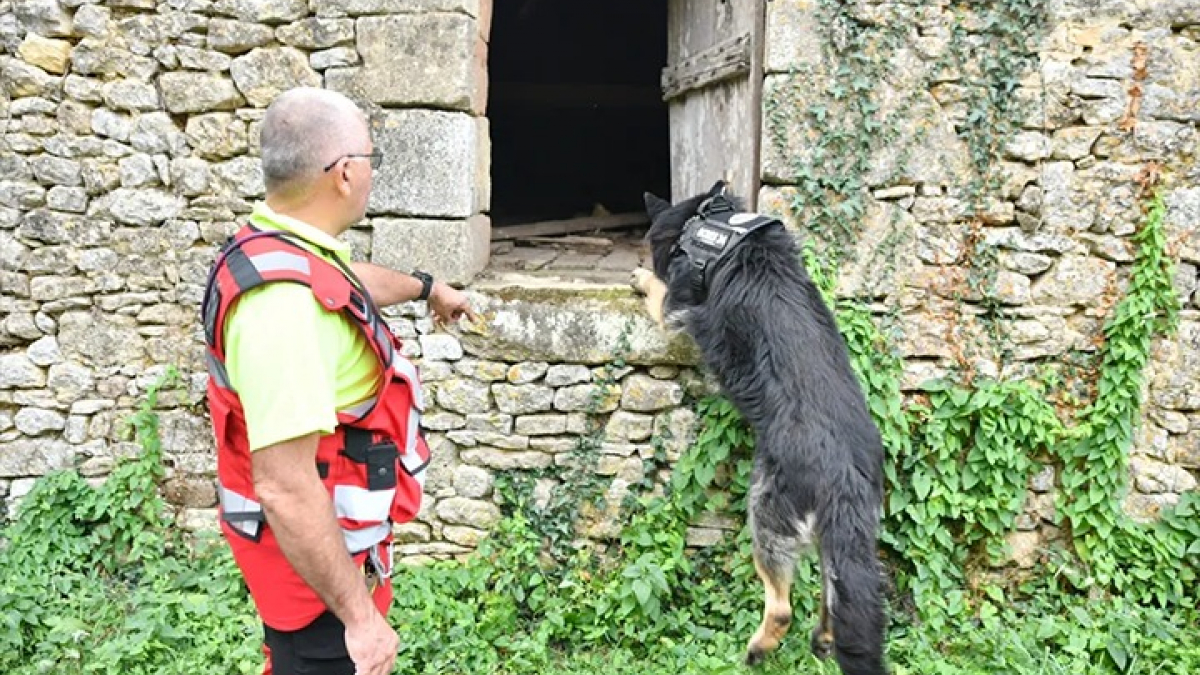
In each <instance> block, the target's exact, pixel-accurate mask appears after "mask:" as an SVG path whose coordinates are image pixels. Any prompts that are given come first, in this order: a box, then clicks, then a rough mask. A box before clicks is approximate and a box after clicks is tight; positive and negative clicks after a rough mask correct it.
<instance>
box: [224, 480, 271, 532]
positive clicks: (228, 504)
mask: <svg viewBox="0 0 1200 675" xmlns="http://www.w3.org/2000/svg"><path fill="white" fill-rule="evenodd" d="M217 496H218V497H219V498H220V500H221V520H224V521H225V522H226V523H228V524H229V526H230V527H232V528H234V529H237V530H240V531H241V532H242V533H243V534H245V535H247V536H249V537H253V538H257V537H258V534H259V531H260V530H262V526H263V520H264V519H265V518H266V516H265V515H264V514H263V508H262V504H259V503H258V502H256V501H254V500H253V499H250V498H249V497H246V496H244V495H240V494H238V493H236V492H234V491H233V490H230V489H228V488H226V487H225V486H224V485H221V484H220V483H218V484H217Z"/></svg>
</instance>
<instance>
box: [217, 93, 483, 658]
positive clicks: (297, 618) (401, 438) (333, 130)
mask: <svg viewBox="0 0 1200 675" xmlns="http://www.w3.org/2000/svg"><path fill="white" fill-rule="evenodd" d="M261 146H262V168H263V175H264V178H265V181H266V201H265V203H263V204H259V205H258V206H257V207H256V208H255V210H254V212H253V213H252V215H251V216H250V218H249V222H248V224H247V226H246V227H244V228H243V229H242V230H241V231H239V232H238V233H237V234H236V235H235V236H234V237H233V238H232V239H231V242H230V243H229V244H227V245H226V247H225V249H224V250H223V251H222V254H221V256H220V258H218V260H217V262H216V263H215V264H214V266H213V270H212V273H211V275H210V280H209V285H208V289H207V291H206V294H205V303H204V308H203V318H204V323H205V330H206V340H207V342H208V347H209V349H208V354H207V356H208V364H209V373H210V378H209V379H210V384H209V408H210V411H211V413H212V418H213V427H214V432H215V434H216V439H217V450H218V477H219V482H220V486H219V487H220V496H221V509H220V511H221V529H222V532H223V533H224V535H225V538H226V539H227V540H228V541H229V544H230V546H231V548H232V550H233V553H234V558H235V560H236V561H237V563H238V566H239V568H240V569H241V570H242V573H243V575H244V577H245V579H246V583H247V586H248V587H249V589H250V593H251V596H252V598H253V599H254V602H255V605H256V607H257V609H258V611H259V614H260V615H261V617H262V620H263V623H264V626H265V640H264V642H265V645H264V652H265V653H266V654H267V661H268V662H267V666H266V671H265V672H266V673H268V674H270V673H272V672H274V673H275V675H293V673H297V672H305V673H322V674H327V675H342V674H346V675H350V674H354V673H357V675H384V674H385V673H390V672H391V669H392V665H393V662H394V659H395V656H396V649H397V635H396V632H395V631H394V630H393V629H392V628H391V627H390V626H389V625H388V623H387V621H386V618H385V617H386V613H387V608H388V606H389V604H390V602H391V598H392V591H391V583H390V574H391V567H392V563H393V561H392V556H391V541H392V532H391V528H392V523H393V522H403V521H406V520H410V519H411V518H413V517H415V515H416V513H417V511H418V510H419V508H420V498H421V485H422V480H423V470H424V466H425V464H427V463H428V452H429V451H428V448H427V447H426V445H425V443H424V440H423V439H422V438H421V436H420V434H419V432H418V429H417V425H418V414H419V413H418V411H419V409H420V408H421V407H422V405H423V404H422V395H421V390H420V383H419V382H418V379H417V375H416V370H415V368H413V366H412V364H411V363H409V362H408V361H406V360H405V359H403V358H402V357H401V356H400V355H399V353H398V351H399V350H398V347H399V342H398V340H396V339H395V337H394V336H393V335H392V334H391V332H390V330H388V329H387V327H386V324H384V323H383V320H382V318H381V317H379V315H378V311H377V306H378V305H391V304H395V303H398V302H404V301H409V300H415V299H422V300H427V302H428V305H429V308H430V310H431V312H432V314H433V316H434V319H435V321H437V322H439V323H442V322H449V321H454V320H457V319H459V318H461V317H463V316H464V315H465V316H468V317H470V318H472V319H473V318H474V313H473V312H472V310H471V308H470V306H469V304H468V302H467V300H466V297H465V296H464V295H463V294H462V293H460V292H459V291H457V290H455V289H453V288H451V287H449V286H447V285H446V284H444V283H441V282H434V281H433V280H432V278H431V277H430V276H429V275H428V274H425V273H422V272H419V271H417V272H414V273H413V274H412V275H410V274H405V273H401V272H396V271H393V270H389V269H386V268H383V267H379V266H376V265H371V264H364V263H355V262H351V261H350V259H349V249H348V247H347V246H346V245H345V244H344V243H342V242H341V241H339V240H338V239H337V237H338V235H340V234H342V233H343V232H345V231H346V230H347V229H348V228H350V226H351V225H352V224H353V223H355V222H356V221H358V220H359V219H361V218H362V217H363V215H364V214H365V212H366V207H367V200H368V197H369V195H370V191H371V181H372V172H373V170H374V169H375V168H378V166H379V165H380V163H381V161H382V156H381V155H380V153H378V152H375V151H374V148H373V146H372V142H371V136H370V133H369V129H368V124H367V120H366V117H365V116H364V115H363V113H362V112H361V111H360V110H359V109H358V108H357V106H355V105H354V103H353V102H351V101H350V100H349V99H347V98H346V97H344V96H342V95H340V94H337V93H334V92H330V91H325V90H322V89H314V88H298V89H293V90H290V91H288V92H285V93H284V94H282V95H281V96H280V97H279V98H278V99H277V100H276V101H275V102H274V103H272V105H271V106H270V107H269V108H268V109H267V112H266V116H265V117H264V119H263V123H262V132H261ZM272 282H275V283H272ZM281 282H292V283H281ZM376 303H378V305H377V304H376Z"/></svg>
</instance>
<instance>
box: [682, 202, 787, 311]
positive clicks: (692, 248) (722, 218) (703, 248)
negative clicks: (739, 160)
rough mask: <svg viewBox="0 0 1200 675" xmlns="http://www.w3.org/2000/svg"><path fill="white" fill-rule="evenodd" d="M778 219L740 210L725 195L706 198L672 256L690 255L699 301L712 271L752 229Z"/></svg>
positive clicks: (690, 279)
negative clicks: (715, 264)
mask: <svg viewBox="0 0 1200 675" xmlns="http://www.w3.org/2000/svg"><path fill="white" fill-rule="evenodd" d="M780 222H781V221H780V220H779V219H778V218H773V217H771V216H764V215H762V214H759V213H745V212H738V210H737V209H736V208H735V207H734V205H733V202H731V201H730V200H729V199H728V198H727V197H726V196H725V195H723V194H718V195H714V196H712V197H709V198H708V199H706V200H704V201H703V202H702V203H701V204H700V208H698V209H696V215H695V216H692V218H691V219H690V220H688V221H687V223H686V224H684V226H683V234H682V235H681V236H680V237H679V241H678V242H676V243H675V246H674V248H673V249H672V251H671V256H672V257H676V256H680V255H683V256H687V266H688V282H689V283H690V284H691V288H692V293H693V294H694V295H695V300H696V301H697V302H699V301H701V300H703V299H704V298H705V297H706V296H707V295H708V282H709V276H708V275H709V270H710V269H711V268H712V267H713V265H714V263H716V262H718V261H719V260H721V259H722V258H724V257H725V256H727V255H729V252H730V251H732V250H733V249H734V248H736V247H737V245H738V244H740V243H741V242H742V240H743V239H745V238H746V236H747V235H749V234H750V233H751V232H754V231H755V230H758V229H760V228H763V227H766V226H768V225H771V224H774V223H780Z"/></svg>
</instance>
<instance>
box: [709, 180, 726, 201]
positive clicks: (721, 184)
mask: <svg viewBox="0 0 1200 675" xmlns="http://www.w3.org/2000/svg"><path fill="white" fill-rule="evenodd" d="M728 188H729V183H726V182H725V181H724V180H718V181H717V182H715V183H713V186H712V187H711V188H709V190H708V196H709V197H716V196H717V195H723V194H725V190H727V189H728Z"/></svg>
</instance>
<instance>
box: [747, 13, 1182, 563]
mask: <svg viewBox="0 0 1200 675" xmlns="http://www.w3.org/2000/svg"><path fill="white" fill-rule="evenodd" d="M819 4H820V3H813V2H808V1H806V0H777V1H775V2H771V3H769V4H768V21H767V24H768V33H769V36H768V43H767V50H766V70H767V74H766V81H765V86H764V91H765V94H764V96H765V97H766V98H767V99H768V100H767V101H766V107H767V110H769V111H770V110H772V105H773V104H772V102H771V100H770V99H771V97H773V96H776V97H779V96H783V97H785V98H784V100H787V99H786V96H787V95H788V93H789V92H793V91H818V92H820V91H825V87H826V86H828V85H829V84H830V83H831V80H830V77H831V75H830V73H831V72H832V67H833V64H831V63H829V62H828V61H827V60H825V59H824V58H823V57H822V56H821V55H822V50H821V49H820V46H821V45H822V44H825V45H828V44H829V41H830V37H829V36H830V34H831V33H830V31H829V30H828V27H826V26H823V25H822V20H823V19H822V18H821V16H820V14H819V10H818V8H817V5H819ZM1047 6H1048V7H1049V8H1050V9H1049V16H1048V21H1047V24H1046V26H1045V37H1044V39H1043V40H1042V44H1041V48H1040V65H1039V66H1037V67H1035V68H1034V72H1032V73H1029V74H1028V75H1026V76H1025V77H1024V78H1023V79H1022V81H1021V83H1020V87H1019V88H1018V90H1017V91H1016V92H1015V94H1014V95H1013V98H1014V99H1016V100H1018V101H1024V102H1027V105H1024V106H1022V107H1020V108H1018V109H1020V110H1022V111H1023V117H1022V118H1021V119H1022V120H1023V122H1022V123H1021V124H1020V125H1019V128H1017V129H1015V133H1014V135H1013V136H1012V137H1011V138H1009V139H1007V140H1006V141H1005V143H1004V146H1003V149H1002V152H1003V157H1002V161H1001V162H1000V163H999V165H998V167H997V168H998V174H999V177H1000V179H1001V181H1000V186H999V188H998V190H995V191H993V192H992V193H991V195H992V200H991V201H990V202H989V203H988V204H987V207H986V208H985V209H984V211H983V213H982V214H981V218H980V220H981V222H980V223H978V229H974V228H973V227H972V226H971V221H972V218H971V216H970V215H969V208H968V206H969V199H970V198H969V193H970V187H971V186H972V185H973V184H975V185H977V184H978V183H979V176H978V175H977V174H976V173H975V171H976V169H975V164H973V162H972V157H971V148H970V147H969V146H968V143H967V142H966V141H964V140H963V139H962V138H961V137H960V134H958V133H957V132H958V131H959V130H960V129H961V128H962V125H963V120H964V118H965V117H966V115H967V114H968V112H969V111H968V108H967V104H966V103H965V100H966V98H967V96H966V92H967V90H968V89H969V88H971V87H973V86H978V85H979V84H980V81H979V79H978V74H977V72H975V71H972V70H971V65H970V64H968V63H957V64H953V65H952V66H951V67H949V68H944V64H942V62H941V61H940V59H941V57H942V56H943V55H945V54H947V53H948V52H949V48H950V40H951V28H952V26H953V25H954V24H955V19H954V18H953V17H954V14H952V12H951V9H950V7H949V6H948V3H946V2H934V3H920V4H919V6H918V5H912V4H909V3H876V2H867V3H860V5H859V11H860V13H861V15H862V16H861V18H862V19H863V20H864V21H865V22H866V23H867V25H877V24H874V23H873V22H877V21H880V20H882V19H880V16H881V15H882V13H883V12H885V11H897V12H900V13H901V15H903V16H904V17H905V18H906V19H907V22H908V24H909V25H912V26H915V27H916V30H914V31H912V32H911V33H909V34H907V35H905V36H904V38H903V40H902V41H901V44H899V45H896V46H895V51H894V53H893V54H890V56H889V57H888V58H890V61H889V66H888V68H887V72H886V74H885V75H884V78H883V81H882V82H881V83H880V85H879V89H878V92H877V93H878V94H879V95H878V100H879V101H881V102H882V103H881V110H882V112H883V113H884V114H887V113H893V112H896V111H898V110H900V108H901V104H900V101H902V100H903V101H906V102H907V107H906V108H905V110H904V111H903V112H900V113H898V114H897V116H895V117H893V118H891V120H890V121H889V122H888V124H889V125H891V124H898V125H900V127H899V129H900V130H899V134H898V139H899V141H898V142H897V143H894V144H887V145H886V146H885V147H881V148H879V150H878V152H876V153H875V154H874V155H873V156H871V157H870V161H869V163H868V171H867V172H866V174H867V175H866V181H867V188H868V189H869V190H870V192H871V198H869V199H868V200H867V203H866V207H865V208H866V213H867V216H866V222H865V223H864V225H863V229H862V231H861V234H860V236H859V237H858V238H857V240H856V242H855V243H854V244H853V245H852V251H851V255H850V257H849V260H848V262H847V263H846V264H844V265H843V267H842V269H841V270H840V275H839V279H838V293H839V295H841V296H843V297H857V298H861V299H864V300H867V301H869V302H872V303H875V305H874V306H875V307H876V308H878V309H879V310H880V314H881V315H883V314H892V315H893V316H894V317H895V321H894V325H893V328H894V339H895V340H896V346H897V347H898V349H899V351H900V352H901V353H902V354H903V355H904V357H905V363H906V365H905V380H904V388H905V390H906V391H908V392H909V393H910V394H911V393H914V392H915V390H916V388H917V386H918V385H919V384H920V383H921V382H922V381H924V380H927V379H929V378H931V377H936V376H940V375H943V374H945V373H947V372H948V370H949V369H950V368H951V367H952V366H954V365H956V364H960V363H962V362H964V361H965V362H966V366H967V367H968V369H970V370H973V371H975V372H976V373H978V374H980V375H984V376H992V377H995V376H1001V377H1005V378H1020V377H1028V376H1033V375H1034V373H1036V372H1037V371H1036V368H1037V367H1038V366H1043V365H1047V364H1050V365H1056V364H1057V365H1062V364H1063V363H1066V362H1069V361H1070V359H1071V358H1072V356H1073V355H1074V354H1079V353H1082V354H1086V353H1092V352H1094V351H1095V350H1096V347H1097V345H1098V344H1099V342H1100V339H1101V338H1102V334H1101V332H1100V329H1101V327H1102V324H1103V321H1104V320H1105V319H1106V318H1107V317H1108V316H1109V315H1110V313H1111V310H1112V308H1113V306H1114V304H1115V302H1116V301H1117V300H1119V299H1120V297H1121V296H1122V294H1123V292H1124V290H1125V287H1126V285H1127V282H1128V273H1129V268H1130V263H1131V261H1133V259H1134V252H1135V244H1134V243H1133V242H1132V241H1131V239H1130V236H1131V235H1132V234H1133V233H1134V230H1135V228H1136V227H1137V225H1138V224H1139V223H1140V222H1141V219H1142V218H1143V217H1144V216H1143V211H1142V208H1141V206H1142V204H1141V202H1140V201H1139V199H1138V198H1137V192H1138V185H1137V180H1138V178H1139V175H1140V174H1142V172H1144V171H1146V170H1147V168H1148V167H1152V168H1154V169H1155V170H1156V171H1158V172H1160V175H1161V186H1162V193H1163V196H1164V198H1165V202H1166V206H1167V216H1166V218H1167V226H1168V233H1169V238H1170V242H1169V248H1170V252H1171V254H1172V255H1173V256H1177V259H1178V260H1179V265H1178V273H1177V275H1176V278H1175V285H1176V289H1177V290H1178V293H1179V296H1180V298H1181V299H1182V305H1183V313H1182V317H1183V318H1182V324H1181V327H1180V330H1179V333H1178V335H1177V336H1176V337H1174V338H1173V339H1171V340H1169V341H1160V342H1159V343H1157V344H1156V345H1155V348H1154V355H1153V357H1152V364H1151V366H1150V373H1149V376H1148V380H1149V387H1148V389H1149V391H1148V394H1149V395H1148V397H1147V402H1148V403H1147V406H1146V409H1145V413H1144V420H1143V421H1144V424H1143V426H1142V429H1141V431H1140V433H1139V436H1138V438H1137V440H1136V443H1135V447H1134V448H1133V450H1132V453H1133V459H1132V462H1131V466H1130V473H1131V478H1132V481H1131V483H1132V488H1133V490H1132V493H1131V494H1130V495H1129V496H1128V498H1127V500H1126V509H1127V511H1128V512H1129V513H1130V514H1131V515H1134V516H1135V517H1138V518H1152V517H1154V516H1155V514H1156V513H1157V511H1158V510H1159V509H1160V508H1161V507H1162V506H1164V505H1167V504H1172V503H1175V502H1176V501H1178V499H1179V495H1180V493H1182V492H1185V491H1188V490H1193V489H1195V488H1196V486H1197V476H1200V398H1198V397H1197V394H1198V393H1200V371H1198V370H1197V366H1200V342H1198V341H1197V338H1198V337H1200V309H1198V308H1200V303H1198V299H1200V297H1198V296H1197V295H1196V290H1197V265H1198V264H1200V256H1198V250H1197V246H1196V242H1197V241H1198V239H1197V237H1198V236H1200V188H1197V185H1198V184H1200V169H1198V168H1197V164H1196V163H1195V158H1196V156H1197V151H1198V150H1200V133H1198V132H1197V125H1198V123H1200V4H1198V3H1196V2H1188V1H1180V2H1174V1H1170V0H1163V1H1160V2H1153V3H1136V2H1124V1H1121V0H1113V1H1111V2H1100V3H1097V2H1091V1H1085V0H1063V1H1061V2H1051V3H1047ZM958 11H961V9H959V10H958ZM968 23H969V19H968ZM967 31H968V38H967V39H968V40H970V39H972V37H970V34H971V33H972V32H973V31H974V29H972V28H971V27H970V26H969V25H968V26H967ZM1139 44H1141V45H1144V46H1145V47H1146V49H1147V51H1146V54H1145V76H1144V79H1138V80H1135V53H1136V51H1137V50H1138V49H1139V48H1138V47H1137V45H1139ZM939 64H941V65H939ZM935 68H941V69H940V70H936V71H935V70H934V69H935ZM972 72H975V74H974V75H972V74H971V73H972ZM1135 84H1137V85H1138V87H1139V88H1140V92H1136V93H1133V94H1131V91H1135V89H1134V86H1133V85H1135ZM1135 96H1136V97H1137V98H1138V100H1137V101H1136V102H1135V101H1133V100H1131V98H1132V97H1135ZM830 114H831V115H832V114H837V113H836V111H833V110H831V112H830ZM766 120H767V124H766V128H765V129H764V133H763V157H764V158H763V178H764V187H763V189H762V191H761V193H760V208H761V209H763V210H767V211H772V212H775V213H777V214H780V215H784V216H789V214H790V212H791V210H790V208H789V207H790V205H791V204H792V203H793V200H794V197H795V195H796V188H795V187H794V186H795V185H796V181H795V175H796V167H797V166H799V165H803V164H804V163H805V161H806V156H807V155H806V153H810V152H812V148H813V146H814V145H815V141H816V140H817V139H818V135H819V134H821V133H823V132H824V131H825V130H823V129H821V128H818V126H817V125H813V124H812V123H810V122H805V121H804V120H803V119H798V118H796V117H795V116H788V115H784V114H773V115H772V114H768V115H767V116H766ZM838 161H852V160H848V159H846V158H839V160H838ZM830 170H833V171H836V170H837V168H835V167H834V168H830ZM789 217H790V218H791V223H792V225H793V226H794V227H796V228H797V229H804V226H805V223H803V222H801V221H799V220H798V219H796V218H794V217H791V216H789ZM977 244H981V245H980V246H977ZM980 250H990V251H993V252H994V253H995V254H996V255H995V259H996V263H997V265H996V267H995V268H994V272H993V273H994V277H992V279H993V280H994V284H991V285H990V291H989V292H990V293H991V294H992V295H991V297H990V298H989V299H990V300H992V301H993V304H994V305H996V306H997V307H998V310H997V313H998V315H999V320H998V321H997V322H996V325H995V330H996V333H998V335H999V336H1000V337H999V340H1000V344H999V345H989V342H988V341H989V337H988V336H986V335H985V334H984V333H985V332H987V331H988V330H989V329H988V328H987V326H985V325H984V323H983V322H982V321H979V320H978V318H977V317H978V316H979V315H981V314H983V313H984V310H983V307H982V304H981V301H982V300H983V299H984V298H983V297H982V296H981V294H980V293H981V292H982V291H980V290H978V289H972V288H970V287H969V285H968V284H967V283H966V279H967V277H968V276H969V274H970V269H971V267H972V265H973V264H975V265H980V264H984V263H982V262H981V260H980V259H979V258H978V257H977V256H979V251H980ZM985 286H988V284H985ZM959 294H963V295H965V296H966V297H965V300H966V301H965V302H960V300H959V297H960V296H959ZM885 310H886V311H885ZM994 346H998V347H999V349H998V350H997V349H994V348H992V347H994ZM997 352H999V353H1000V354H1001V355H1000V356H997ZM1053 479H1054V475H1053V471H1052V470H1050V469H1047V472H1042V473H1040V474H1039V475H1038V476H1037V477H1036V478H1035V479H1034V480H1032V481H1031V484H1030V488H1031V490H1030V495H1029V500H1028V506H1027V513H1026V514H1025V516H1024V517H1022V518H1021V519H1020V520H1019V521H1018V525H1019V527H1020V529H1021V530H1022V531H1023V532H1022V533H1018V534H1017V535H1015V536H1014V538H1013V541H1014V543H1016V544H1018V546H1017V547H1016V549H1017V551H1018V555H1019V556H1020V555H1021V552H1024V553H1028V552H1029V550H1030V548H1031V547H1032V546H1033V545H1034V544H1036V541H1037V536H1036V535H1034V534H1032V533H1031V534H1028V535H1026V534H1025V532H1031V531H1033V530H1034V529H1036V528H1037V527H1038V526H1039V524H1040V523H1041V524H1047V525H1048V524H1049V523H1051V522H1052V521H1053V515H1054V500H1053V490H1054V480H1053ZM1025 560H1026V561H1028V560H1031V558H1028V557H1027V558H1025Z"/></svg>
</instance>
